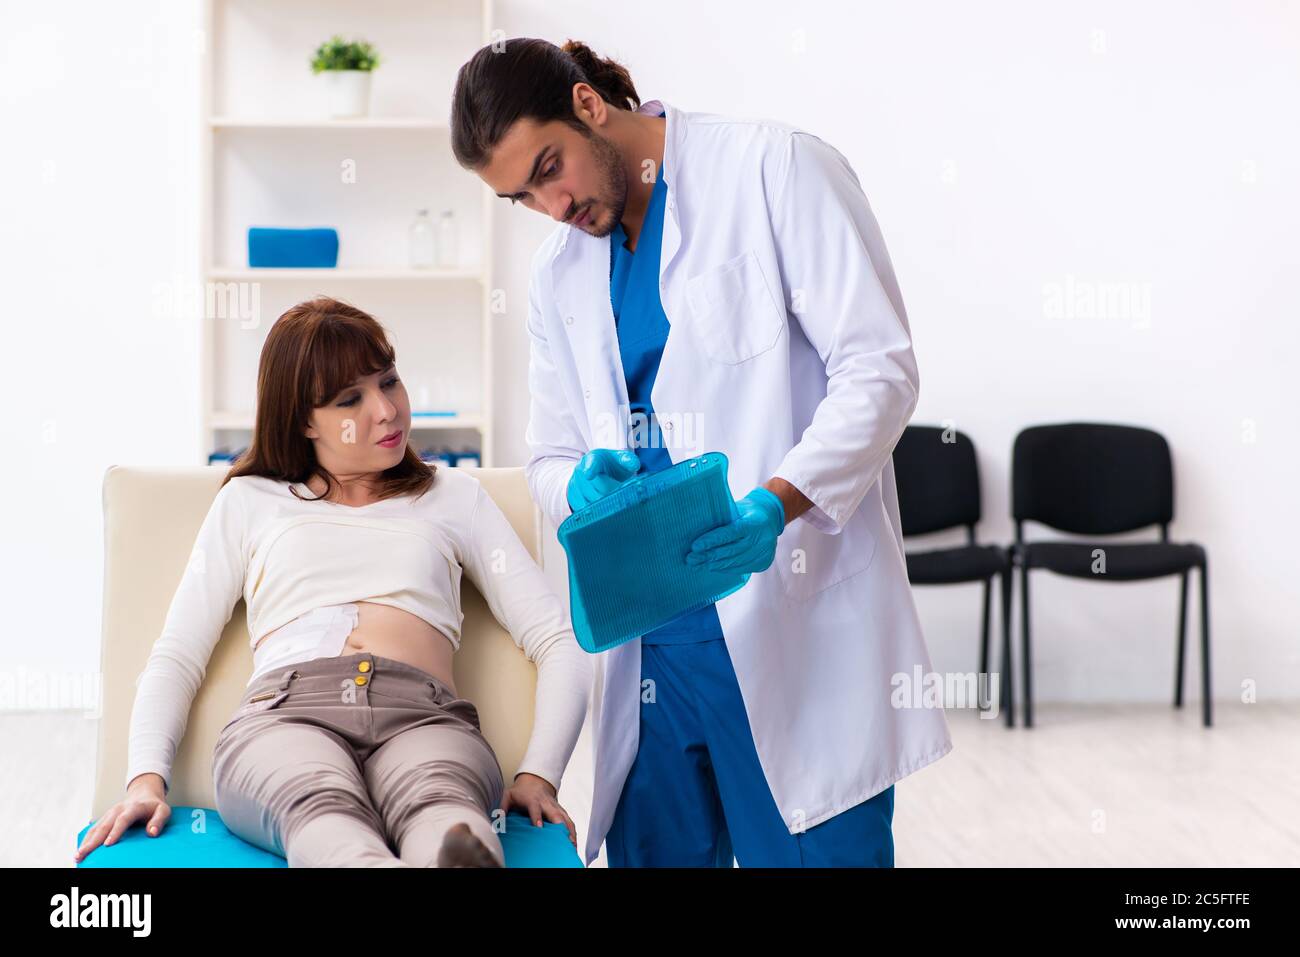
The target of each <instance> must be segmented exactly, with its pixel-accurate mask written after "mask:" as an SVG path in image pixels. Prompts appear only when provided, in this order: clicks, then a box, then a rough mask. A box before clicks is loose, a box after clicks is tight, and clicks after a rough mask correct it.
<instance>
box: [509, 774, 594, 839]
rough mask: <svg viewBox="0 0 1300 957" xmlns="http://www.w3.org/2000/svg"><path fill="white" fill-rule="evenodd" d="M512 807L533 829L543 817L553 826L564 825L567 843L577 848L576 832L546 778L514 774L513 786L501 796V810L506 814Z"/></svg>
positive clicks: (540, 822)
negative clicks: (524, 814) (529, 821)
mask: <svg viewBox="0 0 1300 957" xmlns="http://www.w3.org/2000/svg"><path fill="white" fill-rule="evenodd" d="M512 807H513V808H516V809H517V810H521V811H523V812H525V813H526V814H527V815H528V818H529V820H531V821H532V822H533V825H534V826H535V827H541V826H542V817H543V816H545V818H546V820H548V821H550V822H551V823H553V824H563V825H565V827H567V828H568V829H569V843H570V844H572V845H573V846H574V847H577V846H578V830H577V828H575V827H574V826H573V821H571V820H570V819H569V815H568V814H566V813H565V811H564V808H562V807H560V802H559V801H557V800H556V799H555V786H554V785H553V784H551V782H550V781H548V780H546V778H543V777H538V776H537V775H536V774H529V773H528V772H527V771H521V772H519V773H518V774H516V775H515V783H514V785H513V786H512V787H509V788H507V789H506V793H505V794H503V795H502V796H501V810H502V811H503V812H505V813H507V814H508V813H510V809H511V808H512Z"/></svg>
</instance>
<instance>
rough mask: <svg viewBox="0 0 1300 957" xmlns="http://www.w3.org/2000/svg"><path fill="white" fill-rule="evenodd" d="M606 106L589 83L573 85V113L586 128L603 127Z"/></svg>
mask: <svg viewBox="0 0 1300 957" xmlns="http://www.w3.org/2000/svg"><path fill="white" fill-rule="evenodd" d="M608 106H609V104H607V103H606V102H605V100H604V98H603V97H602V96H601V95H600V94H599V93H597V92H596V91H595V90H594V89H593V88H592V87H591V84H589V83H575V84H573V112H574V115H575V116H577V117H578V119H580V120H582V121H583V122H584V123H586V124H587V125H588V126H604V125H605V117H606V115H607V107H608Z"/></svg>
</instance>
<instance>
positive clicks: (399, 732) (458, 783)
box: [212, 653, 505, 867]
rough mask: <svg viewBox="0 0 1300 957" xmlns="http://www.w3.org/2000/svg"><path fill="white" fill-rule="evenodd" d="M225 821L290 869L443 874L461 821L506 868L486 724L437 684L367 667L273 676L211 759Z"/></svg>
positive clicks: (414, 673)
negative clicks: (446, 848)
mask: <svg viewBox="0 0 1300 957" xmlns="http://www.w3.org/2000/svg"><path fill="white" fill-rule="evenodd" d="M212 774H213V787H214V791H215V796H216V805H217V811H218V813H220V815H221V818H222V820H223V821H224V822H225V824H226V826H227V827H228V828H229V829H230V830H231V831H232V832H233V833H235V834H237V835H239V836H240V837H241V838H243V839H244V840H246V841H248V842H249V843H252V844H255V845H257V846H259V847H262V848H265V849H266V850H269V851H272V852H273V853H276V854H280V855H282V856H284V857H285V858H286V859H287V861H288V863H289V866H290V867H434V866H436V864H437V859H438V851H439V849H440V848H441V847H442V841H443V837H444V836H445V834H446V832H447V830H448V829H449V828H451V827H452V826H453V825H455V824H457V823H458V822H461V821H464V822H465V823H466V824H468V825H469V827H470V829H471V831H473V833H474V834H475V835H476V836H477V837H478V838H479V839H480V840H481V841H483V843H484V844H485V845H487V847H488V849H489V850H490V851H491V852H492V853H493V854H494V855H495V856H496V857H497V859H498V860H500V861H502V862H503V863H504V856H503V854H502V850H501V841H500V838H499V837H498V835H497V833H496V830H495V828H494V827H493V822H494V821H495V820H497V819H498V818H500V817H501V815H500V814H497V815H493V811H494V810H495V809H496V808H497V807H498V805H499V804H500V801H501V796H502V794H503V792H504V788H505V784H504V781H503V779H502V774H501V766H500V764H499V763H498V761H497V758H496V755H495V754H494V753H493V751H492V748H491V746H490V745H489V744H488V742H487V739H486V738H484V737H483V735H482V733H481V731H480V729H479V719H478V711H477V710H476V709H475V707H474V705H473V704H471V703H470V702H469V701H468V700H466V699H464V698H457V697H456V696H455V695H454V694H453V693H452V691H451V689H450V688H449V687H448V686H447V685H446V684H444V683H443V682H442V681H440V680H438V679H437V678H435V677H434V676H433V675H431V674H429V673H428V672H425V671H422V670H420V669H419V668H416V667H414V666H412V665H408V664H404V663H403V662H400V661H394V660H393V659H390V658H384V657H380V656H378V655H371V654H364V653H363V654H353V655H341V656H338V657H327V658H316V659H313V660H311V661H305V662H301V663H299V664H295V665H291V666H289V667H288V668H286V669H285V670H284V671H283V672H276V673H273V674H269V675H264V676H263V677H262V678H260V679H259V680H258V681H256V682H254V683H253V684H252V686H250V687H249V688H248V690H247V691H246V692H245V694H244V698H243V700H242V701H241V702H240V705H239V707H238V709H236V711H235V713H234V715H233V717H232V718H231V720H230V722H229V723H228V724H227V725H226V726H225V727H224V728H223V729H222V730H221V733H220V735H219V736H218V738H217V745H216V750H215V752H214V753H213V765H212Z"/></svg>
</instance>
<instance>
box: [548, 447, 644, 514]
mask: <svg viewBox="0 0 1300 957" xmlns="http://www.w3.org/2000/svg"><path fill="white" fill-rule="evenodd" d="M639 468H641V460H640V459H639V458H637V455H636V453H635V452H633V451H632V450H631V449H619V450H615V449H592V450H591V451H590V452H588V453H587V454H586V455H584V456H583V457H582V458H580V459H579V460H578V464H577V466H575V467H574V469H573V475H572V476H571V477H570V478H569V487H568V490H567V493H566V494H567V497H568V500H569V508H570V509H572V510H573V511H575V512H576V511H577V510H578V509H580V508H582V507H583V506H584V505H590V504H591V503H592V502H594V501H596V500H597V499H600V498H604V497H605V496H606V495H608V494H609V493H610V492H612V491H614V489H616V488H618V487H619V486H620V485H622V484H623V483H624V482H626V481H627V480H628V479H630V478H631V477H632V476H634V475H636V473H637V470H638V469H639Z"/></svg>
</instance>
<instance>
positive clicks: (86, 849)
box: [72, 773, 172, 861]
mask: <svg viewBox="0 0 1300 957" xmlns="http://www.w3.org/2000/svg"><path fill="white" fill-rule="evenodd" d="M165 793H166V789H165V788H164V786H163V779H162V776H161V775H158V774H153V773H149V774H141V775H139V776H138V777H136V778H134V779H133V780H132V781H131V783H130V785H128V787H127V789H126V797H125V798H123V799H122V800H121V801H119V802H118V803H117V804H114V805H113V806H112V807H111V808H109V809H108V810H107V811H105V812H104V816H103V817H101V818H100V819H99V822H98V823H97V824H96V825H95V826H94V827H92V828H91V829H90V830H89V831H87V832H86V837H85V839H84V840H82V842H81V846H80V847H78V848H77V853H76V854H74V855H73V857H72V859H73V861H80V860H81V859H82V858H84V857H85V856H86V855H87V854H89V853H90V852H91V851H93V850H94V849H95V848H97V847H99V845H100V844H112V843H113V842H114V841H116V840H117V839H118V838H119V837H121V836H122V832H123V831H125V830H126V829H127V828H128V827H130V826H131V825H132V824H134V823H136V822H137V821H147V822H148V825H147V827H146V828H145V832H146V833H147V834H148V835H149V836H150V837H157V836H158V835H159V834H161V833H162V832H163V828H164V827H166V826H167V819H168V818H170V817H171V816H172V809H171V808H170V807H169V806H168V804H167V800H166V798H165V797H164V794H165ZM105 835H107V837H105Z"/></svg>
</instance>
